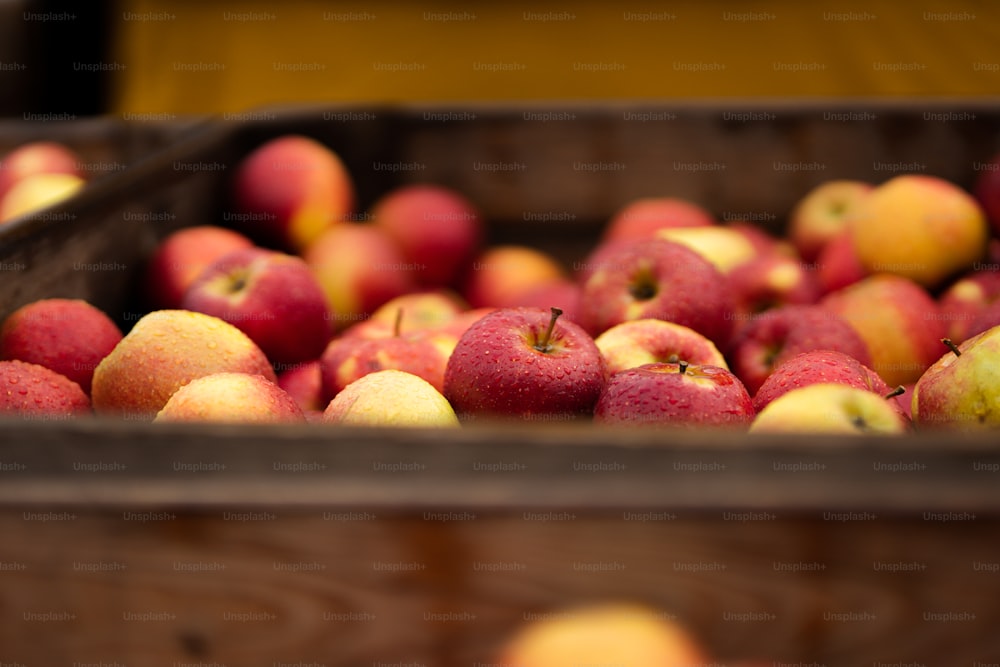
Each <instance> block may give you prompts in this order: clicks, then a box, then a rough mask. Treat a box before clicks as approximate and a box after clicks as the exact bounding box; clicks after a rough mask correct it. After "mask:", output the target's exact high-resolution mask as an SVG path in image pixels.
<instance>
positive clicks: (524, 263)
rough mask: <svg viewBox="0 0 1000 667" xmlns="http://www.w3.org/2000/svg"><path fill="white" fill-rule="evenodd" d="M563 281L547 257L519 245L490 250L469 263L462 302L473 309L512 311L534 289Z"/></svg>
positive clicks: (558, 267) (556, 264) (562, 272)
mask: <svg viewBox="0 0 1000 667" xmlns="http://www.w3.org/2000/svg"><path fill="white" fill-rule="evenodd" d="M565 277H566V273H565V270H564V269H563V267H562V266H561V265H560V264H559V262H557V261H556V260H555V258H553V257H551V256H550V255H548V254H546V253H544V252H541V251H540V250H536V249H534V248H530V247H528V246H519V245H501V246H492V247H490V248H487V249H486V250H485V251H483V252H482V253H480V254H479V255H478V256H477V257H476V259H475V260H473V262H472V265H471V269H470V270H469V271H468V273H467V274H466V276H465V278H464V280H463V286H464V291H463V295H464V296H465V299H466V301H468V302H469V304H470V305H471V306H472V307H473V308H484V307H492V308H514V307H517V306H520V305H522V304H521V300H522V297H523V295H524V294H525V293H526V292H528V291H530V290H532V289H534V288H535V287H536V286H538V285H542V284H545V283H549V282H552V281H556V280H560V279H562V278H565Z"/></svg>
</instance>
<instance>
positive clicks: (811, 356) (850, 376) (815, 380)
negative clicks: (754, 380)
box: [753, 350, 902, 412]
mask: <svg viewBox="0 0 1000 667" xmlns="http://www.w3.org/2000/svg"><path fill="white" fill-rule="evenodd" d="M829 383H834V384H845V385H848V386H850V387H857V388H858V389H864V390H866V391H870V392H873V393H875V394H878V395H879V396H882V397H883V398H884V397H886V396H888V395H889V394H891V393H892V392H893V391H894V390H893V389H892V387H890V386H889V385H887V384H886V383H885V380H883V379H882V378H881V377H879V374H878V373H876V372H875V371H873V370H872V369H871V368H869V367H868V366H865V365H864V364H862V363H861V362H860V361H858V360H857V359H855V358H854V357H852V356H850V355H848V354H845V353H843V352H837V351H835V350H812V351H810V352H802V353H800V354H796V355H795V356H794V357H790V358H788V359H787V360H785V361H783V362H781V363H780V364H777V365H775V367H774V369H773V370H772V371H771V374H770V375H769V376H768V377H767V379H766V380H764V382H763V383H761V385H760V388H759V389H758V390H757V391H756V392H755V393H754V396H753V407H754V410H756V411H757V412H760V411H761V410H763V409H764V408H765V407H767V405H768V403H770V402H771V401H773V400H775V399H776V398H778V397H779V396H782V395H783V394H786V393H788V392H790V391H792V390H793V389H798V388H800V387H806V386H808V385H811V384H829ZM897 403H898V402H897ZM897 407H899V409H900V410H902V407H900V406H898V404H897Z"/></svg>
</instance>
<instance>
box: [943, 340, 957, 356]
mask: <svg viewBox="0 0 1000 667" xmlns="http://www.w3.org/2000/svg"><path fill="white" fill-rule="evenodd" d="M941 342H942V343H944V344H945V346H946V347H947V348H948V349H949V350H951V351H952V352H954V353H955V356H956V357H960V356H962V351H961V350H959V349H958V345H955V343H953V342H952V340H951V339H950V338H942V339H941Z"/></svg>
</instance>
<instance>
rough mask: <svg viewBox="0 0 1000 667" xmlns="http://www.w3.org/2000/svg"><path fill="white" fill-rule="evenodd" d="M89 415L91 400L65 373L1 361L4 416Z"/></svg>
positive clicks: (0, 405) (0, 397) (0, 400)
mask: <svg viewBox="0 0 1000 667" xmlns="http://www.w3.org/2000/svg"><path fill="white" fill-rule="evenodd" d="M89 414H91V409H90V399H89V398H87V395H86V394H85V393H83V389H81V388H80V385H78V384H77V383H75V382H73V381H72V380H70V379H69V378H67V377H66V376H65V375H62V374H60V373H57V372H55V371H54V370H52V369H51V368H46V367H45V366H39V365H38V364H32V363H28V362H26V361H17V360H9V361H0V415H4V416H10V417H21V418H23V419H68V418H72V417H83V416H86V415H89Z"/></svg>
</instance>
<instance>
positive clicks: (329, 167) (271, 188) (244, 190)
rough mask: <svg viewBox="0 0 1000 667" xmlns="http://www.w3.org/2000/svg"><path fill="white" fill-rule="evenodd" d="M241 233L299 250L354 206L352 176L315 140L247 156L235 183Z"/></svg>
mask: <svg viewBox="0 0 1000 667" xmlns="http://www.w3.org/2000/svg"><path fill="white" fill-rule="evenodd" d="M232 200H233V203H234V204H235V208H236V213H235V215H232V216H231V217H232V218H233V219H234V222H235V224H238V225H239V229H240V230H241V231H244V232H245V233H246V234H247V235H248V236H250V237H251V238H253V239H256V240H257V242H258V243H260V244H262V245H267V246H271V247H274V248H276V249H282V250H294V251H301V250H302V249H304V248H305V247H307V246H308V245H309V244H310V243H312V242H313V241H314V240H315V239H316V238H317V237H318V236H319V235H320V234H322V233H323V232H324V231H325V230H326V229H327V228H329V227H330V226H332V225H336V224H337V223H339V222H341V221H343V220H344V219H345V218H346V217H347V216H348V215H349V214H350V213H351V210H352V209H353V207H354V203H355V194H354V184H353V181H352V180H351V175H350V173H349V172H348V170H347V167H345V166H344V163H343V162H342V161H341V160H340V157H339V156H338V155H337V153H336V152H334V151H333V150H331V149H330V148H329V147H327V146H326V145H324V144H322V143H320V142H318V141H316V140H315V139H312V138H309V137H305V136H300V135H283V136H280V137H276V138H274V139H271V140H269V141H267V142H265V143H263V144H261V145H260V146H258V147H257V148H255V149H254V150H253V151H251V152H250V153H249V154H247V155H246V156H244V157H243V159H242V160H241V161H240V163H239V165H238V166H237V169H236V173H235V175H234V177H233V182H232Z"/></svg>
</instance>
